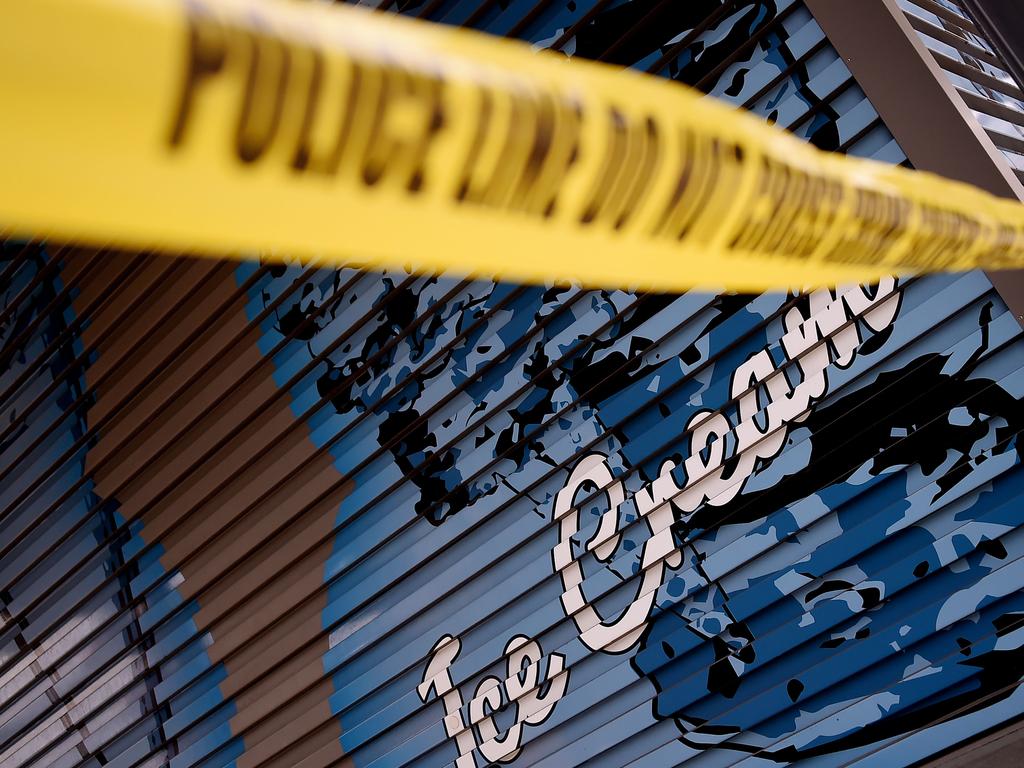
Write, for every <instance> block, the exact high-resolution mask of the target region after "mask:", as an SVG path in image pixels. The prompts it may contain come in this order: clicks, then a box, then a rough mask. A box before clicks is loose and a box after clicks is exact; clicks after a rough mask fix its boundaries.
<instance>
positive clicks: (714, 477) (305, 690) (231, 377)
mask: <svg viewBox="0 0 1024 768" xmlns="http://www.w3.org/2000/svg"><path fill="white" fill-rule="evenodd" d="M373 4H374V5H376V4H378V3H377V0H374V3H373ZM385 5H386V6H387V7H388V8H390V9H391V10H396V11H400V12H403V13H407V14H410V15H420V16H423V17H425V18H429V19H432V20H434V21H439V22H443V23H451V24H468V25H470V26H476V27H478V28H481V29H486V30H488V31H492V32H494V33H497V34H507V35H513V36H516V37H520V38H522V39H525V40H528V41H529V42H531V43H533V44H534V45H536V46H538V47H548V48H553V49H555V50H559V51H562V52H563V53H564V54H565V55H567V56H582V57H588V58H597V59H601V60H604V61H608V62H611V63H614V64H619V65H625V66H634V67H638V68H640V69H644V70H647V71H651V72H654V73H657V74H660V75H662V76H665V77H670V78H673V79H676V80H678V81H680V82H681V83H684V84H687V85H691V86H695V87H698V88H700V89H701V90H703V91H705V92H707V93H709V94H713V95H715V96H718V97H721V98H724V99H727V100H730V101H732V102H733V103H735V104H736V105H738V106H742V107H744V108H747V109H749V110H752V111H753V112H755V113H757V114H760V115H762V116H763V117H764V118H765V119H766V120H769V121H771V122H774V123H777V124H779V125H781V126H783V127H785V128H787V129H789V130H791V131H793V132H794V133H796V134H797V135H800V136H802V137H803V138H805V139H807V140H808V141H811V142H813V143H814V144H816V145H818V146H819V147H822V148H823V149H829V150H837V151H843V152H850V153H853V154H858V155H861V156H867V157H874V158H876V159H881V160H885V161H888V162H895V163H903V162H905V157H904V156H903V155H902V153H901V151H900V149H899V147H898V145H897V143H896V142H895V141H894V140H893V138H892V136H891V135H890V134H889V132H888V131H887V129H886V128H885V126H884V125H882V124H881V121H880V120H879V119H878V116H877V114H875V112H874V110H873V109H872V108H871V106H870V103H869V102H868V100H867V99H866V97H865V96H864V94H863V92H861V91H860V89H859V88H858V86H857V84H856V83H855V82H854V81H853V80H852V77H851V76H850V74H849V72H848V71H847V70H846V67H845V65H844V64H843V62H842V61H841V60H840V59H839V58H838V56H837V55H836V54H835V51H834V50H833V49H832V48H831V46H830V45H829V44H828V42H827V40H825V38H824V35H823V34H822V32H821V30H820V28H819V27H818V25H817V24H816V23H815V22H814V20H813V19H812V18H811V16H810V14H809V13H808V12H807V10H806V8H804V7H803V5H802V3H800V2H797V1H796V0H774V1H773V0H754V1H747V0H740V2H722V0H697V1H695V2H688V3H672V2H669V3H666V2H658V1H656V0H570V1H568V2H566V1H565V0H558V1H557V2H538V1H537V0H499V2H483V3H479V2H476V3H468V2H465V1H464V0H458V1H456V0H408V1H407V0H400V2H399V3H398V4H397V5H396V4H394V3H385ZM400 225H401V223H400V222H396V226H400ZM623 257H624V258H628V254H624V255H623ZM0 275H2V281H0V284H2V302H0V355H3V357H2V360H3V371H2V374H0V457H2V458H3V462H4V463H3V464H2V465H0V472H2V473H4V474H3V475H2V476H0V488H2V490H0V505H2V506H0V549H2V550H3V552H4V553H5V554H9V553H11V552H14V549H15V547H16V546H20V545H21V544H22V543H24V547H23V548H20V549H19V550H18V554H17V556H13V557H4V558H3V567H2V569H0V588H2V589H0V618H2V620H3V624H2V625H0V681H2V682H3V691H4V692H3V694H2V695H0V764H3V765H12V766H17V768H21V766H36V765H39V766H43V765H45V766H78V765H81V766H89V768H92V766H93V765H109V766H115V768H135V767H136V766H147V767H148V766H163V765H171V766H173V767H174V768H186V766H203V767H204V768H206V767H209V768H214V767H216V768H255V766H282V768H284V767H288V768H292V767H293V766H299V765H301V766H302V767H303V768H311V766H327V765H351V766H358V767H359V768H363V767H364V766H374V767H375V768H384V767H385V766H386V767H388V768H392V767H394V768H397V767H398V766H425V767H426V766H456V768H473V767H476V768H482V767H483V766H487V765H493V764H508V765H513V766H549V767H550V768H562V767H563V766H568V765H586V766H608V767H609V768H623V767H624V766H630V768H640V767H641V766H645V767H646V766H649V767H650V768H662V767H663V766H674V765H683V764H685V765H687V766H699V767H700V768H704V767H708V766H722V767H723V768H724V766H744V768H748V767H749V768H754V767H755V766H778V765H787V764H794V763H798V764H799V765H801V766H843V765H857V766H893V765H911V764H913V763H915V762H917V761H919V760H921V759H923V758H926V757H927V756H929V755H932V754H935V753H936V752H938V751H940V750H941V749H943V748H945V747H946V746H949V745H952V744H955V743H957V742H959V741H961V740H962V739H963V738H965V737H967V736H969V735H971V734H973V733H977V732H980V731H983V730H985V729H986V728H989V727H992V726H994V725H996V724H998V723H1001V722H1004V721H1006V720H1009V719H1011V718H1013V717H1016V716H1018V715H1019V714H1020V713H1021V712H1024V692H1021V691H1020V689H1019V684H1020V682H1021V680H1022V678H1024V598H1022V594H1024V593H1022V588H1024V569H1022V566H1021V563H1024V559H1022V558H1021V555H1022V554H1024V537H1022V534H1021V530H1022V523H1024V520H1022V519H1021V518H1022V515H1024V512H1022V511H1021V510H1020V505H1019V503H1018V499H1019V497H1020V494H1021V491H1022V490H1024V487H1022V483H1024V479H1022V478H1024V475H1022V474H1021V469H1020V458H1021V457H1020V448H1019V444H1018V435H1019V432H1020V429H1021V427H1022V426H1024V424H1022V423H1021V422H1022V419H1024V411H1022V406H1021V405H1020V402H1021V401H1020V398H1021V395H1022V393H1024V371H1022V366H1024V348H1022V346H1021V344H1022V341H1021V330H1020V324H1019V323H1018V321H1017V319H1016V318H1014V316H1013V315H1012V313H1010V312H1009V311H1008V310H1007V308H1006V306H1005V305H1004V303H1003V302H1002V300H1001V299H1000V298H999V296H998V295H997V294H996V293H995V291H994V290H993V289H992V286H991V284H990V283H989V281H988V280H987V278H986V277H985V276H984V275H983V274H981V273H968V274H960V275H942V276H932V277H927V278H913V277H908V278H901V279H900V280H897V279H895V278H891V279H887V280H884V281H882V282H881V283H880V284H879V285H877V286H857V285H851V286H841V287H839V288H837V289H834V290H815V291H805V292H794V293H768V294H764V295H735V294H726V293H719V292H715V291H713V290H706V291H692V292H689V293H685V294H681V295H669V294H659V293H639V292H631V291H601V290H584V289H582V288H580V287H578V286H571V285H543V286H525V285H507V284H496V283H493V282H491V281H488V280H481V279H463V278H460V277H454V276H449V275H438V276H414V275H410V274H407V273H406V272H404V271H401V270H395V271H391V272H362V271H357V270H355V269H341V270H333V269H318V268H315V267H311V266H308V265H299V264H293V265H290V266H287V267H285V266H278V265H269V264H261V263H257V262H245V263H241V264H231V263H217V262H199V261H193V260H188V259H162V258H156V257H151V256H150V255H148V254H141V255H139V254H136V255H131V256H127V255H123V254H122V255H112V254H109V253H106V254H76V255H75V256H74V258H72V257H70V256H69V255H68V254H67V253H65V252H63V251H59V250H57V249H53V248H50V247H47V246H39V245H25V244H16V243H5V245H4V252H3V259H2V260H0ZM105 285H115V286H117V289H116V290H115V291H114V292H113V293H111V294H109V295H106V294H104V293H103V291H102V290H101V288H102V287H103V286H105ZM126 317H130V318H131V322H127V321H126V320H125V319H124V318H126ZM129 360H130V361H131V364H130V365H129V364H128V362H126V361H129ZM119 413H120V414H123V415H120V416H119V415H117V414H119ZM54 425H57V426H54ZM60 425H63V426H60ZM132 425H141V426H139V427H138V428H137V429H136V427H134V426H132ZM58 427H59V428H58ZM61 457H63V458H61ZM3 478H14V479H17V482H14V481H10V482H7V483H6V484H4V483H5V481H4V480H3ZM19 482H20V483H21V484H22V485H19V484H18V483H19ZM29 483H35V484H36V486H35V487H33V488H32V489H28V490H27V486H26V485H25V484H29ZM75 525H77V526H78V527H77V528H75V532H74V534H73V535H72V534H70V533H69V534H68V535H67V538H66V539H61V538H60V537H61V536H62V534H63V532H65V531H69V530H71V527H72V526H75ZM196 542H201V546H200V545H197V543H196ZM34 560H38V561H39V562H37V563H34V564H33V563H32V561H34ZM54 562H60V563H66V564H75V563H79V562H80V563H82V565H81V566H80V567H77V568H76V569H75V570H74V571H68V572H65V573H64V575H63V576H60V575H59V574H61V573H62V571H61V570H60V569H58V568H54V567H52V563H54ZM47 590H49V592H47ZM69 616H70V619H68V617H69ZM40 670H42V671H43V672H45V673H46V679H45V682H44V683H43V684H42V685H40V684H38V682H37V681H38V680H39V679H40V677H39V676H40Z"/></svg>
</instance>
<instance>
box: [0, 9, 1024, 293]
mask: <svg viewBox="0 0 1024 768" xmlns="http://www.w3.org/2000/svg"><path fill="white" fill-rule="evenodd" d="M2 5H3V7H2V10H0V29H2V30H3V32H2V34H3V43H2V45H0V104H2V105H3V112H4V114H3V117H2V119H0V233H3V234H5V235H7V236H12V235H13V236H17V237H45V238H53V239H59V240H62V241H68V240H74V241H83V242H88V243H92V244H110V245H117V246H123V247H130V248H133V249H160V250H171V251H186V252H193V253H200V254H207V255H218V254H225V253H228V254H242V255H244V254H246V253H247V252H249V253H251V252H259V253H261V254H262V255H264V256H266V255H268V254H269V255H271V256H273V255H275V254H280V255H282V256H283V255H285V254H287V255H292V256H298V257H310V256H319V257H324V258H329V259H330V261H331V262H334V263H338V264H341V263H347V264H353V263H358V264H361V265H376V266H398V265H406V264H408V265H411V266H413V267H414V268H415V269H418V270H426V271H441V270H454V271H458V272H462V273H473V274H482V275H488V276H498V277H500V278H503V279H511V280H518V281H530V282H536V281H547V280H574V281H579V282H582V283H584V284H587V285H603V286H622V287H638V288H656V289H662V290H671V289H685V288H689V287H693V286H715V287H721V288H727V289H733V290H763V289H768V288H782V287H792V286H809V285H828V284H835V283H843V282H852V281H866V280H870V279H872V278H875V277H877V276H879V275H881V274H883V273H892V272H923V271H933V270H960V269H969V268H973V267H984V268H1008V267H1022V266H1024V207H1022V206H1021V205H1020V204H1018V203H1015V202H1013V203H1011V202H1008V201H1004V200H999V199H997V198H995V197H992V196H990V195H988V194H986V193H983V192H981V191H978V190H975V189H973V188H970V187H967V186H965V185H962V184H958V183H954V182H950V181H946V180H943V179H940V178H938V177H935V176H930V175H927V174H923V173H919V172H911V171H906V170H904V169H900V168H894V167H891V166H887V165H883V164H878V163H871V162H867V161H862V160H852V159H847V158H842V157H838V156H834V155H828V154H825V153H821V152H818V151H816V150H814V149H813V148H811V147H809V146H807V145H805V144H804V143H803V142H800V141H799V140H797V139H795V138H793V137H791V136H789V135H788V134H786V133H784V132H783V131H781V130H779V129H776V128H772V127H769V126H767V125H765V124H763V123H762V122H760V121H758V120H756V119H755V118H753V117H751V116H748V115H746V114H743V113H741V112H738V111H735V110H733V109H730V108H728V107H726V106H723V105H721V104H717V103H715V102H714V101H713V100H711V99H706V98H702V97H701V96H700V95H698V94H697V93H694V92H691V91H689V90H687V89H686V88H684V87H682V86H680V85H678V84H676V83H672V82H668V81H664V80H661V79H658V78H654V77H649V76H646V75H641V74H638V73H634V72H630V71H619V70H617V69H613V68H611V67H608V66H605V65H601V64H593V63H584V62H579V61H568V60H566V59H565V58H564V57H561V56H559V55H556V54H551V53H540V54H537V53H534V52H533V51H531V50H530V48H529V47H528V46H526V45H524V44H520V43H514V42H510V41H505V40H500V39H495V38H492V37H488V36H485V35H481V34H477V33H472V32H466V31H461V30H453V29H448V28H442V27H440V26H436V25H430V24H426V23H422V22H415V21H409V20H405V19H400V18H392V17H385V16H383V15H380V14H372V13H369V12H367V11H364V10H361V9H357V8H351V7H339V6H332V7H328V6H326V5H320V4H312V3H287V2H283V0H22V1H21V2H18V1H16V0H12V1H11V2H7V3H3V4H2Z"/></svg>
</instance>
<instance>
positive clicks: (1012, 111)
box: [899, 0, 1024, 181]
mask: <svg viewBox="0 0 1024 768" xmlns="http://www.w3.org/2000/svg"><path fill="white" fill-rule="evenodd" d="M899 4H900V7H901V8H903V10H904V11H905V12H906V15H907V19H908V20H909V21H910V24H911V26H912V27H913V28H914V29H915V30H916V31H917V33H918V35H920V37H921V40H922V41H923V42H924V44H925V46H927V48H928V50H929V51H930V52H931V54H932V56H933V57H934V58H935V61H936V62H937V63H938V65H939V66H940V67H941V68H942V70H943V71H944V72H945V73H946V76H947V77H948V78H949V80H950V82H951V83H952V84H953V86H954V87H955V88H956V90H957V93H959V94H960V96H961V98H963V100H964V103H965V104H967V106H968V107H969V108H970V110H971V111H972V112H973V113H974V116H975V117H976V118H977V119H978V122H979V123H980V124H981V126H982V127H983V128H984V129H985V132H986V133H987V134H988V136H989V138H991V139H992V142H993V143H994V144H995V145H996V146H997V147H998V148H999V149H1000V151H1001V152H1002V153H1003V156H1004V157H1005V158H1006V160H1007V162H1008V163H1009V164H1010V167H1011V168H1013V171H1014V173H1015V174H1016V175H1017V177H1018V178H1019V179H1021V180H1022V181H1024V92H1022V91H1021V89H1020V87H1019V85H1018V84H1017V83H1016V82H1015V81H1014V79H1013V77H1012V76H1011V75H1010V73H1009V71H1008V70H1007V68H1006V64H1005V63H1004V62H1003V61H1002V59H1001V58H1000V57H999V54H998V53H997V52H996V50H995V48H994V47H993V46H992V44H991V43H990V42H989V40H988V39H987V38H986V37H985V35H984V33H983V32H982V30H981V29H979V28H978V26H977V25H976V24H975V23H974V22H973V21H972V20H971V17H970V15H969V14H968V13H967V11H966V9H964V8H963V7H962V6H961V5H960V4H959V3H956V2H953V0H899Z"/></svg>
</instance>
